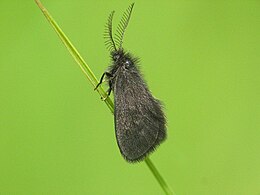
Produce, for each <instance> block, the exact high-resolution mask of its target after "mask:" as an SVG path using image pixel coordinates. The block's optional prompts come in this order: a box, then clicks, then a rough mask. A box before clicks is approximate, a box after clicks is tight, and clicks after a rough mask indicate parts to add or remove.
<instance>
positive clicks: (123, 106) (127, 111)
mask: <svg viewBox="0 0 260 195" xmlns="http://www.w3.org/2000/svg"><path fill="white" fill-rule="evenodd" d="M133 7H134V3H133V4H131V5H130V6H129V7H128V9H127V10H126V12H125V13H124V14H123V17H122V19H121V21H120V23H119V25H118V27H117V31H116V34H115V38H113V33H112V21H113V16H114V13H115V12H114V11H112V12H111V14H110V15H109V17H108V22H107V25H106V31H105V34H104V36H105V39H106V41H105V43H106V45H107V47H108V49H109V50H110V52H111V58H112V63H111V66H110V67H109V69H108V71H106V72H105V73H104V74H103V75H102V77H101V79H100V82H99V83H98V85H97V86H96V88H98V86H99V85H100V84H102V82H103V79H104V78H106V81H108V84H109V89H108V91H107V97H108V96H109V95H110V93H111V91H113V93H114V105H115V108H114V121H115V132H116V139H117V144H118V147H119V149H120V152H121V154H122V155H123V157H124V158H125V159H126V160H127V161H128V162H137V161H141V160H144V158H145V157H147V155H148V154H149V153H151V152H152V151H154V150H155V148H156V147H157V146H158V145H159V144H160V143H161V142H162V141H164V140H165V138H166V119H165V116H164V113H163V111H162V106H161V103H160V101H159V100H157V99H155V98H154V97H153V96H152V94H151V92H150V91H149V89H148V87H147V84H146V82H145V81H144V80H143V78H142V75H141V73H140V71H139V69H138V66H137V65H138V59H137V58H135V57H133V56H132V55H131V54H130V53H128V52H126V51H125V50H124V49H123V48H122V43H123V38H124V35H125V30H126V28H127V26H128V23H129V20H130V17H131V14H132V11H133ZM104 80H105V79H104ZM96 88H95V89H96ZM105 98H106V97H105ZM105 98H103V99H105Z"/></svg>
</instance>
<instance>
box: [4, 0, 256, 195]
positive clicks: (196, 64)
mask: <svg viewBox="0 0 260 195" xmlns="http://www.w3.org/2000/svg"><path fill="white" fill-rule="evenodd" d="M131 2H132V1H115V0H113V1H83V0H77V1H75V0H66V1H64V0H59V1H58V0H56V1H54V0H42V3H43V4H44V5H45V6H46V7H47V8H48V10H49V11H50V13H51V14H52V16H53V17H54V18H55V19H56V21H57V22H58V24H59V25H60V26H61V28H62V29H63V31H64V32H65V33H66V34H67V36H68V37H69V38H70V39H71V40H72V42H73V43H74V45H75V46H76V47H77V48H78V50H79V51H80V53H81V54H82V56H83V57H84V58H85V60H86V62H87V63H88V64H89V66H90V67H91V68H92V70H93V71H94V73H95V74H96V76H97V77H98V78H99V77H100V76H101V74H102V73H103V71H104V70H105V69H106V67H107V65H108V63H109V53H108V51H107V50H106V48H105V46H104V40H103V35H102V34H103V32H104V25H105V23H106V20H107V17H108V15H109V13H110V12H111V11H112V10H116V15H115V23H114V24H116V23H117V22H118V21H119V19H120V18H121V16H122V13H123V11H124V10H125V9H126V8H127V7H128V5H129V4H130V3H131ZM135 2H136V4H135V8H134V12H133V15H132V19H131V22H130V25H129V28H128V29H127V32H126V36H125V42H124V47H125V48H126V49H128V50H129V51H131V52H132V53H134V54H135V55H137V56H139V57H140V58H141V69H142V72H143V73H144V75H145V79H146V80H147V81H148V84H149V87H150V89H151V90H152V92H153V94H154V95H155V96H156V97H157V98H159V99H161V100H162V101H163V102H164V104H165V111H166V114H167V118H168V135H169V136H168V139H167V141H166V142H165V143H164V144H162V145H161V146H160V147H159V149H158V150H157V151H156V152H155V153H153V154H152V155H151V159H152V160H153V162H154V163H155V164H156V166H157V168H158V169H159V170H160V172H161V173H162V175H163V176H164V177H165V179H166V180H167V181H168V183H169V185H170V186H172V188H173V189H174V191H175V192H176V194H177V195H259V194H260V185H259V184H260V166H259V165H260V153H259V151H260V125H259V120H260V104H259V100H260V93H259V91H260V88H259V86H260V85H259V84H260V78H259V70H260V69H259V65H260V55H259V54H260V2H259V1H253V0H249V1H215V2H212V1H176V0H175V1H153V2H152V1H144V0H143V1H141V0H136V1H135ZM0 7H1V12H0V24H1V30H0V42H1V48H0V90H1V91H0V194H24V195H28V194H51V195H52V194H53V195H54V194H69V195H72V194H73V195H74V194H138V195H142V194H149V195H150V194H154V195H157V194H163V191H162V189H161V188H160V186H159V185H158V183H157V182H156V180H155V179H154V177H153V176H152V174H151V172H150V171H149V169H148V167H147V166H146V165H145V164H144V163H139V164H128V163H126V162H125V161H124V159H123V158H122V157H121V155H120V153H119V150H118V147H117V144H116V140H115V134H114V124H113V116H112V115H111V114H110V113H109V110H108V108H107V107H106V105H105V104H104V103H103V102H102V101H101V100H100V97H99V96H98V94H97V93H96V92H94V91H93V87H92V86H91V85H90V83H89V82H88V80H87V79H86V77H85V76H84V74H83V73H82V72H81V70H80V69H79V67H78V65H77V64H76V63H75V62H74V60H73V59H72V57H71V56H70V55H69V53H68V52H67V50H66V49H65V47H64V46H63V45H62V43H61V41H60V40H59V39H58V37H57V35H56V34H55V33H54V31H53V29H52V28H51V26H50V25H49V24H48V22H47V21H46V19H45V18H44V16H43V14H42V13H41V12H40V10H39V9H38V7H37V6H36V4H35V3H34V1H33V0H30V1H18V0H14V1H7V0H1V1H0Z"/></svg>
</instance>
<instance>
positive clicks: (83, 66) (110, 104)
mask: <svg viewBox="0 0 260 195" xmlns="http://www.w3.org/2000/svg"><path fill="white" fill-rule="evenodd" d="M35 2H36V4H37V5H38V7H39V8H40V10H41V11H42V13H43V14H44V16H45V17H46V19H47V20H48V22H49V23H50V24H51V26H52V27H53V28H54V30H55V32H56V33H57V34H58V36H59V37H60V39H61V41H62V43H63V44H64V45H65V47H66V48H67V49H68V51H69V52H70V54H71V55H72V57H73V58H74V60H75V61H76V62H77V64H78V65H79V67H80V68H81V70H82V71H83V73H84V74H85V76H86V77H87V78H88V80H89V81H90V83H91V84H92V85H93V87H94V88H95V87H96V86H97V84H98V80H97V78H96V76H95V75H94V73H93V72H92V70H91V69H90V67H89V66H88V65H87V63H86V62H85V61H84V59H83V58H82V57H81V55H80V54H79V52H78V51H77V49H76V48H75V47H74V46H73V44H72V43H71V41H70V40H69V38H68V37H67V36H66V35H65V34H64V33H63V31H62V30H61V28H60V27H59V25H58V24H57V23H56V22H55V20H54V19H53V18H52V16H51V15H50V13H49V12H48V10H47V9H46V8H45V7H44V6H43V5H42V3H41V2H40V1H39V0H35ZM97 92H98V93H99V95H100V96H101V97H106V92H105V91H104V89H103V88H102V87H101V86H100V87H99V88H98V89H97ZM105 103H106V105H107V106H108V108H109V110H110V111H111V112H112V113H114V104H113V102H112V100H111V99H110V98H109V97H108V98H106V100H105ZM145 162H146V165H147V166H148V167H149V169H150V171H151V172H152V173H153V175H154V176H155V178H156V180H157V181H158V183H159V184H160V186H161V187H162V189H163V190H164V192H165V194H167V195H174V194H173V193H172V192H171V190H170V188H169V186H168V185H167V184H166V182H165V181H164V179H163V177H162V176H161V175H160V173H159V172H158V170H157V169H156V167H155V166H154V165H153V163H152V161H151V160H150V159H149V158H148V157H147V158H146V159H145Z"/></svg>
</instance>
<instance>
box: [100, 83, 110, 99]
mask: <svg viewBox="0 0 260 195" xmlns="http://www.w3.org/2000/svg"><path fill="white" fill-rule="evenodd" d="M111 91H112V82H111V81H109V88H108V90H107V96H106V97H104V98H102V97H101V99H102V100H103V101H105V100H106V99H107V98H108V97H109V96H110V94H111Z"/></svg>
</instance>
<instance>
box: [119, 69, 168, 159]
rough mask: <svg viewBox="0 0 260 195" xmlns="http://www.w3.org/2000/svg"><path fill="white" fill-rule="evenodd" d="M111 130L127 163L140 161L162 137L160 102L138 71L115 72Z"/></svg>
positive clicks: (164, 135)
mask: <svg viewBox="0 0 260 195" xmlns="http://www.w3.org/2000/svg"><path fill="white" fill-rule="evenodd" d="M114 99H115V128H116V138H117V143H118V146H119V148H120V151H121V153H122V155H123V156H124V158H125V159H126V160H127V161H130V162H134V161H139V160H142V159H144V158H145V157H146V156H147V155H148V154H149V153H150V152H151V151H153V150H154V149H155V148H156V146H158V145H159V144H160V143H161V142H162V141H163V140H164V139H165V137H166V127H165V123H166V121H165V117H164V114H163V112H162V108H161V105H160V102H159V101H158V100H156V99H155V98H154V97H153V96H152V95H151V93H150V91H149V90H148V88H147V86H146V84H145V82H144V81H143V80H142V78H141V76H140V74H139V72H138V71H132V72H130V71H125V70H124V69H123V68H122V69H120V70H119V71H118V73H117V77H116V81H115V83H114Z"/></svg>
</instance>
